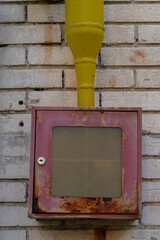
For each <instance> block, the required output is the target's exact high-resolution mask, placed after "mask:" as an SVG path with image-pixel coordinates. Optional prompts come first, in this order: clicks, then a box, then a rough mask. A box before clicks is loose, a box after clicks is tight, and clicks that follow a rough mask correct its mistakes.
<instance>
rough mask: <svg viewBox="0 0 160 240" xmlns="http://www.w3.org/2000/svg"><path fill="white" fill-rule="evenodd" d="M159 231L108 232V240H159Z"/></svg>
mask: <svg viewBox="0 0 160 240" xmlns="http://www.w3.org/2000/svg"><path fill="white" fill-rule="evenodd" d="M159 236H160V231H159V230H146V229H145V230H120V231H119V230H118V231H107V232H106V240H113V239H116V240H131V239H134V240H158V239H159Z"/></svg>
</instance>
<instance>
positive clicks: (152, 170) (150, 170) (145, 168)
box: [142, 158, 160, 179]
mask: <svg viewBox="0 0 160 240" xmlns="http://www.w3.org/2000/svg"><path fill="white" fill-rule="evenodd" d="M159 169H160V159H159V158H158V159H154V158H149V159H143V161H142V177H143V178H144V179H160V175H159Z"/></svg>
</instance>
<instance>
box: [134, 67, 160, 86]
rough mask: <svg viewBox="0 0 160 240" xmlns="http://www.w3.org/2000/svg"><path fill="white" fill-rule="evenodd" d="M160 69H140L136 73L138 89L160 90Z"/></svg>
mask: <svg viewBox="0 0 160 240" xmlns="http://www.w3.org/2000/svg"><path fill="white" fill-rule="evenodd" d="M159 76H160V70H159V69H139V70H137V71H136V79H137V83H136V84H137V85H136V86H137V88H159V87H160V78H159Z"/></svg>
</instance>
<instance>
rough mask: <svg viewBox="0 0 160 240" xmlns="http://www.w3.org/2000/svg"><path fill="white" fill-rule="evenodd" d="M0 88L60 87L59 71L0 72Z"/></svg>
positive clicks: (24, 70) (60, 74) (60, 71)
mask: <svg viewBox="0 0 160 240" xmlns="http://www.w3.org/2000/svg"><path fill="white" fill-rule="evenodd" d="M0 78H1V81H0V88H2V89H3V88H4V89H5V88H12V89H14V88H46V87H47V88H56V87H62V70H61V69H21V70H17V69H15V70H8V69H7V70H0Z"/></svg>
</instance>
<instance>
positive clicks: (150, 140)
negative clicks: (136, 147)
mask: <svg viewBox="0 0 160 240" xmlns="http://www.w3.org/2000/svg"><path fill="white" fill-rule="evenodd" d="M159 146H160V136H152V135H149V136H143V137H142V154H143V155H160V147H159Z"/></svg>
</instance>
